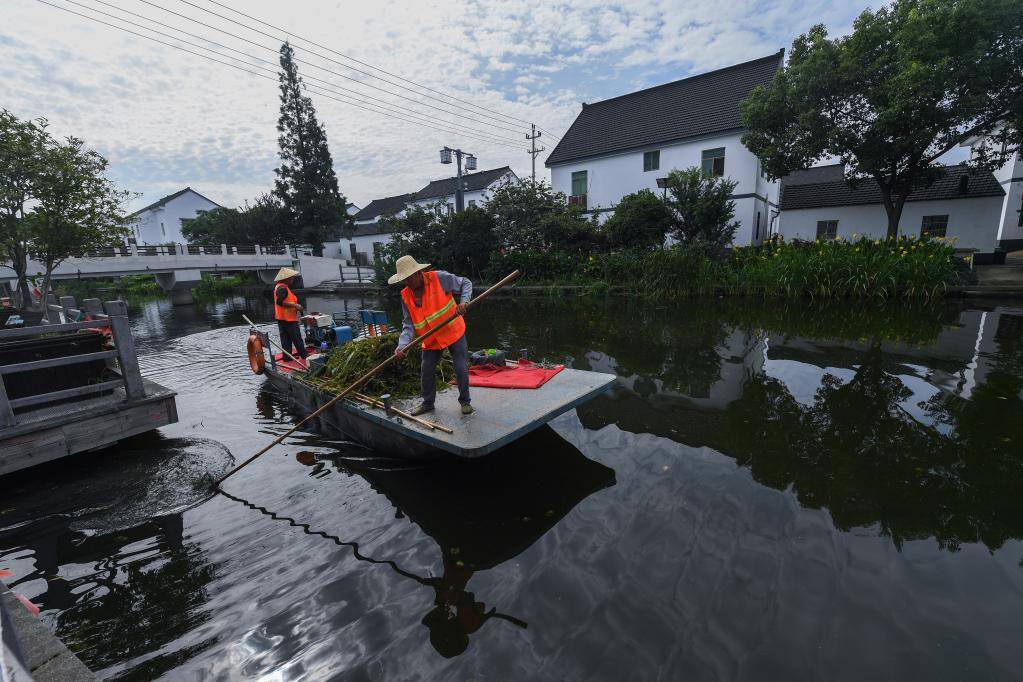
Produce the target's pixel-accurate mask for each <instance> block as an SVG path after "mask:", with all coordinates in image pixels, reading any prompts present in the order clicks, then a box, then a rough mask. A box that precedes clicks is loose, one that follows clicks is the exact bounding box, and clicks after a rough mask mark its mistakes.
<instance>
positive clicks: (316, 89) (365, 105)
mask: <svg viewBox="0 0 1023 682" xmlns="http://www.w3.org/2000/svg"><path fill="white" fill-rule="evenodd" d="M67 1H68V2H73V1H74V0H67ZM36 2H39V3H41V4H43V5H47V6H49V7H53V8H55V9H59V10H61V11H64V12H68V13H69V14H74V15H76V16H79V17H81V18H83V19H88V20H89V21H93V22H95V23H98V24H102V25H104V26H109V27H110V28H113V29H116V30H118V31H122V32H124V33H129V34H131V35H134V36H137V37H139V38H144V39H146V40H150V41H152V42H155V43H159V44H161V45H165V46H167V47H171V48H174V49H176V50H181V51H182V52H186V53H188V54H191V55H194V56H197V57H200V58H202V59H206V60H208V61H211V62H216V63H217V64H222V65H224V66H229V67H231V68H233V69H237V70H239V71H243V72H245V73H248V74H249V75H252V76H256V77H258V78H265V79H267V80H271V81H274V82H278V78H277V77H275V76H268V75H266V74H263V73H258V72H256V71H251V70H250V69H247V68H244V67H241V66H238V65H237V64H232V63H231V62H225V61H221V60H219V59H215V58H213V57H210V56H209V55H206V54H202V53H200V52H194V51H192V50H189V49H187V48H185V47H182V46H180V45H175V44H173V43H168V42H165V41H163V40H160V39H158V38H154V37H152V36H149V35H145V34H143V33H139V32H137V31H132V30H131V29H127V28H124V27H123V26H117V25H115V24H111V23H109V22H106V21H103V20H102V19H98V18H96V17H93V16H90V15H87V14H83V13H81V12H76V11H75V10H73V9H70V8H68V7H63V6H60V5H56V4H53V3H52V2H47V0H36ZM89 9H90V10H91V11H94V12H100V11H101V10H96V9H94V8H89ZM108 16H109V15H108ZM118 20H119V21H124V22H125V23H128V20H126V19H118ZM145 30H148V31H152V32H153V33H158V31H156V30H155V29H151V28H145ZM161 35H166V34H162V33H161ZM173 39H174V40H178V41H180V42H185V43H186V44H190V45H193V46H194V44H193V43H189V42H187V41H184V40H182V39H181V38H177V37H174V38H173ZM202 49H206V50H207V51H209V52H213V54H216V55H218V56H221V57H225V58H227V59H234V60H235V61H242V60H240V59H238V58H237V57H230V56H228V55H223V54H221V53H219V52H216V51H214V50H211V49H209V48H202ZM249 66H252V68H260V69H263V68H264V67H258V66H254V65H249ZM306 88H307V89H308V90H311V91H312V92H315V93H316V94H318V95H320V96H322V97H326V98H327V99H331V100H334V101H337V102H340V103H342V104H347V105H349V106H353V107H357V108H359V109H364V110H366V111H371V112H373V113H378V114H384V115H385V116H389V117H390V118H394V119H397V120H400V121H404V122H406V123H411V124H413V125H419V126H423V127H426V128H432V129H433V130H438V131H440V132H444V133H449V134H454V135H462V136H464V137H468V138H471V139H475V140H479V141H481V142H488V143H490V144H496V145H501V146H505V147H511V148H514V149H518V148H519V145H517V144H513V143H511V142H510V141H504V138H502V139H501V140H497V139H491V138H484V137H481V136H479V135H475V134H470V133H466V132H464V131H461V130H451V129H447V128H442V127H439V126H435V125H431V124H428V123H422V122H420V121H416V120H412V119H407V118H404V117H403V116H399V115H397V114H394V113H388V112H387V111H384V110H381V109H379V108H372V107H375V106H379V105H370V104H369V103H365V102H364V103H362V104H359V103H355V102H352V101H349V100H346V99H341V98H340V97H338V96H334V95H333V94H330V93H325V92H322V91H321V90H320V86H314V85H308V84H307V85H306Z"/></svg>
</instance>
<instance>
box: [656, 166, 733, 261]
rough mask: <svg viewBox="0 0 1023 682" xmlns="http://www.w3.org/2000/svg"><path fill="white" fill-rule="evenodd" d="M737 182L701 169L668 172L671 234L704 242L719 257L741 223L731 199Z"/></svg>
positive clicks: (683, 240)
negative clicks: (734, 219) (737, 219)
mask: <svg viewBox="0 0 1023 682" xmlns="http://www.w3.org/2000/svg"><path fill="white" fill-rule="evenodd" d="M736 184H737V183H736V182H734V181H732V180H728V179H726V178H718V177H712V176H709V175H706V174H705V173H704V172H703V171H702V170H700V169H699V168H696V167H693V168H687V169H686V170H673V171H671V172H670V173H668V179H667V192H666V197H667V198H666V201H665V204H666V205H667V208H668V210H669V211H670V213H671V216H672V222H673V227H672V236H673V237H674V238H675V239H676V240H678V241H680V242H697V241H699V242H705V243H706V244H707V245H708V247H709V250H710V255H711V256H712V257H714V258H718V257H720V256H721V255H722V253H723V252H724V250H725V249H726V248H727V247H728V245H729V244H731V243H732V238H733V237H734V236H735V231H736V230H737V229H739V222H738V221H732V218H734V217H735V202H734V201H732V200H731V199H729V197H730V196H731V194H732V191H733V190H735V187H736Z"/></svg>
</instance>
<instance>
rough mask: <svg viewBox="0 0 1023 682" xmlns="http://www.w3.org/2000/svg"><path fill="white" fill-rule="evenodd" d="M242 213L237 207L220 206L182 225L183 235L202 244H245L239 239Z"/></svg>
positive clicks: (193, 242) (202, 212)
mask: <svg viewBox="0 0 1023 682" xmlns="http://www.w3.org/2000/svg"><path fill="white" fill-rule="evenodd" d="M241 221H242V214H241V211H239V210H238V209H236V208H223V207H218V208H214V209H210V210H209V211H200V212H199V214H198V215H197V216H196V217H194V218H191V219H189V220H185V221H183V222H182V225H181V236H182V237H184V238H185V241H187V242H188V243H189V244H198V245H200V246H217V245H219V244H244V243H245V242H244V241H242V240H241V239H239V235H241V234H242V231H243V230H242V227H241Z"/></svg>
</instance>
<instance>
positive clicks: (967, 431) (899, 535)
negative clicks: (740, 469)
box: [579, 304, 1023, 550]
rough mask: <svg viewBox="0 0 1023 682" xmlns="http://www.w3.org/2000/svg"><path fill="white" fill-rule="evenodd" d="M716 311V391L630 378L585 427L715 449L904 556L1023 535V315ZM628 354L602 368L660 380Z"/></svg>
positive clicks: (593, 408)
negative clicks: (912, 547) (914, 544)
mask: <svg viewBox="0 0 1023 682" xmlns="http://www.w3.org/2000/svg"><path fill="white" fill-rule="evenodd" d="M723 308H724V313H723V314H721V315H719V317H718V320H719V322H718V324H719V325H720V326H721V328H722V332H721V334H720V335H719V338H720V339H722V342H721V343H719V344H718V345H717V346H716V349H717V350H716V353H717V366H718V368H719V369H718V371H717V372H716V373H715V372H713V371H708V370H706V368H703V369H700V372H701V373H702V374H703V375H704V376H706V377H712V378H713V377H715V374H716V378H714V379H713V381H712V382H711V383H710V385H709V390H708V391H705V392H696V393H695V394H693V392H687V391H685V390H679V389H680V388H682V387H681V386H680V385H679V384H678V383H677V382H675V383H674V384H673V383H672V382H670V381H665V380H664V378H663V377H662V376H660V375H658V374H656V373H650V374H647V373H633V374H631V375H626V376H622V377H621V380H620V381H619V384H618V386H617V388H616V391H615V393H614V394H613V395H612V396H610V397H607V398H603V399H598V400H595V401H593V403H591V404H590V405H587V406H584V407H583V408H580V410H579V414H580V418H581V420H582V422H583V424H584V425H585V426H587V427H588V428H592V429H599V428H601V427H603V426H605V425H607V424H611V423H614V424H617V425H618V427H619V428H621V429H624V430H627V431H631V432H633V433H652V434H655V435H659V436H663V437H666V438H670V439H672V440H675V441H677V442H680V443H684V444H687V445H691V446H708V447H711V448H714V449H715V450H717V451H719V452H721V453H723V454H726V455H728V456H730V457H732V458H734V459H735V460H736V461H737V462H739V463H740V464H742V465H744V466H747V467H749V469H750V470H751V472H752V474H753V476H754V478H755V479H756V480H757V481H759V482H760V483H762V484H765V485H768V486H771V487H773V488H777V489H783V490H784V489H791V490H792V491H793V492H794V493H795V494H796V495H797V496H798V498H799V500H800V502H801V503H802V504H803V505H805V506H807V507H813V508H826V509H827V510H828V511H829V512H830V514H831V515H832V517H833V519H834V522H835V525H836V526H837V527H839V528H841V529H850V528H853V527H865V526H866V527H869V526H876V527H877V529H878V531H879V532H880V533H882V534H884V535H887V536H890V537H891V538H892V539H893V541H894V542H895V544H896V545H897V546H901V544H902V543H903V542H905V541H907V540H912V539H922V538H930V537H933V538H935V539H936V540H937V542H938V543H939V545H940V546H941V547H943V548H945V549H948V550H956V549H957V548H958V547H959V546H960V545H961V544H962V543H965V542H982V543H984V544H985V545H986V546H988V547H989V548H991V549H996V548H998V547H1000V546H1001V545H1002V544H1003V543H1004V542H1005V541H1006V540H1008V539H1010V538H1021V537H1023V457H1021V453H1023V450H1021V448H1020V443H1023V421H1021V420H1019V419H1018V415H1019V414H1020V409H1021V408H1023V333H1021V332H1023V310H1021V309H1019V308H1012V307H1003V306H994V307H990V308H988V309H981V310H977V309H971V310H963V311H961V312H960V311H959V310H958V309H957V308H956V306H955V305H954V304H953V305H944V306H933V307H923V308H913V307H909V306H905V307H903V306H888V307H885V308H882V309H880V310H876V309H873V308H870V309H869V310H868V312H869V314H870V316H871V319H860V320H856V319H849V318H850V317H852V318H855V313H853V312H849V311H836V310H835V309H834V308H832V309H829V310H827V311H819V313H818V312H817V311H814V310H813V309H812V308H809V307H804V308H803V309H802V310H800V309H798V308H796V309H792V308H789V309H786V307H785V306H782V307H781V308H782V309H780V310H778V309H775V310H770V309H765V308H763V307H761V308H760V309H759V311H753V314H748V315H747V314H744V311H743V310H742V308H741V306H740V307H731V309H732V310H733V313H732V314H731V315H729V313H728V310H729V309H730V306H727V305H726V306H723ZM736 311H737V312H736ZM818 314H819V315H820V316H819V317H814V315H818ZM676 333H677V334H679V335H685V334H686V333H687V332H686V331H685V329H684V328H679V329H678V330H677V332H676ZM736 338H738V339H742V341H739V342H736V341H734V339H736ZM662 344H663V340H658V341H657V342H655V343H652V344H650V345H651V346H652V347H653V348H656V347H659V346H661V345H662ZM645 345H646V342H645V340H644V339H633V340H632V342H631V344H629V347H628V348H623V352H625V353H626V354H627V357H630V358H633V357H636V356H637V355H639V354H641V353H642V352H643V348H644V346H645ZM621 346H624V344H618V345H615V344H611V343H608V344H607V345H605V346H604V347H603V348H602V350H603V351H604V353H605V354H606V355H607V356H608V357H607V358H605V359H603V360H602V361H603V362H604V364H606V365H616V366H617V367H618V368H619V369H618V371H622V368H626V367H627V368H629V369H630V370H633V371H635V370H636V369H637V368H639V369H641V370H645V371H647V372H649V371H653V368H652V367H650V365H651V362H649V361H648V362H647V366H648V368H649V369H648V368H643V367H641V366H639V365H637V364H635V363H634V362H627V363H621V362H616V356H614V355H613V353H612V352H609V351H615V350H617V348H618V347H621ZM653 348H647V349H646V350H647V352H649V353H651V354H652V353H653V352H654V351H653ZM743 349H745V350H743ZM679 361H681V362H687V360H685V359H684V358H681V359H680V360H679ZM694 362H697V363H698V364H705V363H706V358H702V357H701V358H697V359H696V360H694ZM677 374H678V370H676V375H677ZM707 395H712V396H716V399H715V400H713V401H710V400H708V399H707Z"/></svg>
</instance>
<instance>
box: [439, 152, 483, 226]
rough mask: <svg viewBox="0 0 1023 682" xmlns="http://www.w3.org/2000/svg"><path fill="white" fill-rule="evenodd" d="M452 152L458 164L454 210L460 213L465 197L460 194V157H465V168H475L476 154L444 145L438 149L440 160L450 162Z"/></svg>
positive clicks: (463, 207) (463, 206) (463, 208)
mask: <svg viewBox="0 0 1023 682" xmlns="http://www.w3.org/2000/svg"><path fill="white" fill-rule="evenodd" d="M452 154H454V155H455V161H456V163H457V164H458V175H457V176H456V180H455V211H456V212H457V213H461V212H462V211H463V210H465V198H464V197H463V196H462V157H463V156H464V157H465V169H466V170H476V156H475V155H474V154H470V153H469V152H463V151H462V150H461V149H452V148H451V147H444V148H443V149H441V150H440V162H441V163H451V155H452Z"/></svg>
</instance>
